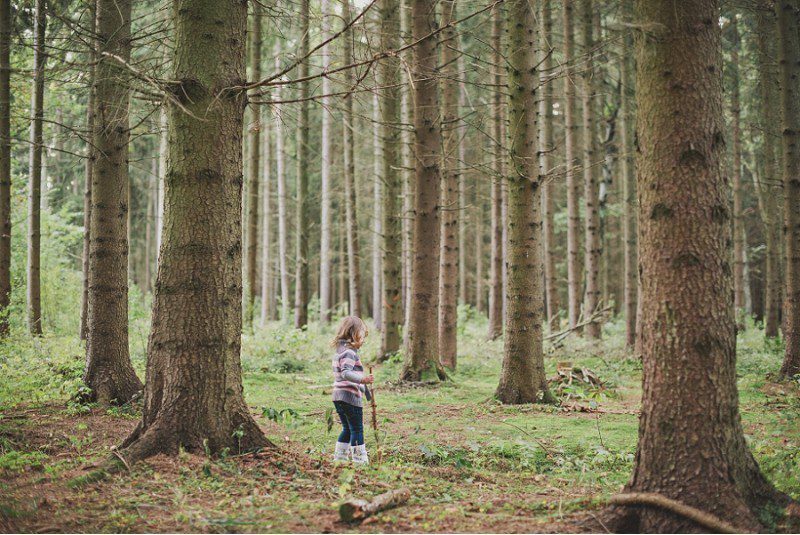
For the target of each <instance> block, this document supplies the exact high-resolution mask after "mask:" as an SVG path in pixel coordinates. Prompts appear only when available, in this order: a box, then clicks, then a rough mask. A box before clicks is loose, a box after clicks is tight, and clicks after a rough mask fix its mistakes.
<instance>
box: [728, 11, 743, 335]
mask: <svg viewBox="0 0 800 535" xmlns="http://www.w3.org/2000/svg"><path fill="white" fill-rule="evenodd" d="M728 31H729V32H730V34H731V61H730V75H731V101H730V106H731V107H730V113H731V127H732V130H733V132H732V134H733V136H732V137H733V162H732V163H733V307H734V309H735V310H736V314H737V319H739V320H740V319H741V318H742V316H743V315H744V314H745V313H746V310H745V295H744V294H745V291H744V287H745V282H744V273H745V235H744V214H743V210H744V198H743V197H744V192H743V191H742V127H741V106H740V104H739V48H740V46H741V42H740V39H739V26H738V24H737V22H736V14H735V13H733V16H732V17H731V19H730V27H729V29H728Z"/></svg>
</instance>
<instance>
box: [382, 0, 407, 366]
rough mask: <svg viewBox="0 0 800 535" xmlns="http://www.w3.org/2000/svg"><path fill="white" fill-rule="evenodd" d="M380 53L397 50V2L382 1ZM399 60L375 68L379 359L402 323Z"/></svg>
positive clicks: (396, 344) (389, 351) (396, 340)
mask: <svg viewBox="0 0 800 535" xmlns="http://www.w3.org/2000/svg"><path fill="white" fill-rule="evenodd" d="M378 5H379V7H380V14H381V50H395V49H397V48H398V44H399V39H398V34H399V31H400V13H399V8H400V6H399V2H398V0H381V2H380V4H378ZM401 68H402V65H401V64H400V60H399V58H388V59H386V60H384V61H382V62H381V63H380V64H379V65H378V77H379V84H378V85H379V86H381V87H383V88H384V89H383V90H382V91H381V93H380V107H381V110H380V111H381V130H382V138H383V139H382V147H381V149H382V150H381V155H382V156H383V169H382V175H383V211H382V216H383V227H382V230H383V241H382V247H383V259H382V260H383V261H382V267H383V292H382V293H383V297H382V299H381V301H382V306H383V313H382V315H381V319H382V323H383V328H382V329H381V352H380V355H381V357H382V358H386V357H388V356H390V355H393V354H394V353H396V352H397V351H398V350H399V349H400V327H401V326H402V324H403V299H402V284H403V276H402V273H401V271H402V269H403V263H402V259H401V255H402V239H403V237H402V223H401V215H402V214H401V210H402V204H401V200H400V195H401V194H402V184H401V183H402V180H403V174H404V173H405V172H404V171H403V170H402V169H401V168H400V163H401V161H400V136H401V131H400V129H399V128H398V127H399V123H400V107H399V106H398V103H399V102H398V101H399V96H400V91H401V89H400V88H399V87H398V84H399V82H400V76H401V72H400V69H401Z"/></svg>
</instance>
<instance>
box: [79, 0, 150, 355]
mask: <svg viewBox="0 0 800 535" xmlns="http://www.w3.org/2000/svg"><path fill="white" fill-rule="evenodd" d="M89 17H90V18H91V21H90V24H91V30H92V35H93V36H94V35H95V34H96V33H97V0H89ZM89 43H90V45H89V54H88V56H89V63H90V66H89V80H88V85H89V87H88V90H89V91H88V93H89V95H88V98H87V102H86V130H87V132H89V141H88V143H86V167H85V170H84V185H83V251H82V257H81V267H82V270H81V271H82V273H81V274H82V281H81V282H82V293H81V324H80V338H81V340H86V338H87V336H88V332H87V331H88V328H89V248H90V247H89V246H90V243H91V242H90V239H91V231H90V229H91V221H92V181H93V180H94V178H93V175H94V162H95V160H96V159H97V153H96V152H95V148H94V147H93V146H92V145H93V141H92V139H91V136H92V134H93V132H94V111H95V110H94V108H95V78H96V76H95V67H94V65H95V62H96V59H97V53H96V52H95V50H96V47H97V41H96V39H94V38H93V39H91V40H90V41H89ZM159 230H160V229H156V232H157V233H158V231H159ZM157 239H158V235H156V240H157Z"/></svg>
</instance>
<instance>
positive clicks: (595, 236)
mask: <svg viewBox="0 0 800 535" xmlns="http://www.w3.org/2000/svg"><path fill="white" fill-rule="evenodd" d="M594 7H595V8H596V7H597V6H594ZM592 13H593V4H592V0H581V15H582V17H581V18H582V30H583V43H582V44H583V53H584V55H585V56H586V57H587V58H588V61H587V64H586V65H584V66H583V72H582V75H581V81H582V83H581V100H582V111H583V136H582V141H583V207H584V212H585V219H584V262H585V265H584V270H585V276H586V286H585V290H584V295H583V317H584V320H588V319H589V318H591V317H592V316H593V315H594V312H595V311H596V310H597V307H598V306H599V304H600V260H601V254H602V252H603V245H602V241H601V238H600V209H599V207H598V195H597V192H598V188H597V172H596V170H595V169H596V167H595V160H597V159H598V154H597V152H598V151H597V128H596V124H595V119H596V117H597V90H596V88H595V80H594V73H593V60H592V58H593V57H594V52H593V50H594V46H595V45H594V32H593V27H592V26H593V22H592ZM601 327H602V326H601V324H600V322H599V321H592V322H590V323H587V324H586V327H585V328H584V332H585V333H586V336H587V337H589V338H600V333H601Z"/></svg>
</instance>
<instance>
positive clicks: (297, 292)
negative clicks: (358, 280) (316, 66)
mask: <svg viewBox="0 0 800 535" xmlns="http://www.w3.org/2000/svg"><path fill="white" fill-rule="evenodd" d="M308 11H309V0H300V50H299V51H298V54H299V57H300V58H307V56H308V53H309V47H310V45H309V28H308V16H309V15H308ZM348 72H349V71H348ZM297 76H298V78H301V79H304V78H307V77H308V59H303V60H302V61H301V62H300V64H299V65H298V69H297ZM299 86H300V91H299V95H298V98H299V100H300V114H299V119H298V124H297V211H296V217H295V224H296V229H297V237H296V249H295V251H296V254H295V263H296V269H295V273H296V275H295V281H294V326H295V328H296V329H301V328H303V327H305V325H306V324H307V323H308V294H309V291H308V260H309V258H308V242H309V234H310V230H309V224H310V223H311V221H310V219H311V217H310V206H311V204H310V203H309V202H308V201H309V198H308V175H309V171H308V160H309V146H308V144H309V135H308V127H309V122H308V121H309V119H308V108H309V103H308V97H309V82H308V81H307V80H306V81H303V82H300V84H299Z"/></svg>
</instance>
